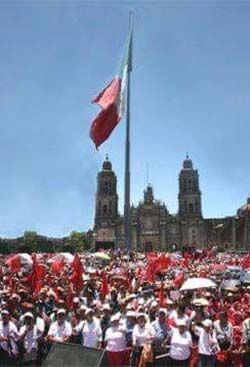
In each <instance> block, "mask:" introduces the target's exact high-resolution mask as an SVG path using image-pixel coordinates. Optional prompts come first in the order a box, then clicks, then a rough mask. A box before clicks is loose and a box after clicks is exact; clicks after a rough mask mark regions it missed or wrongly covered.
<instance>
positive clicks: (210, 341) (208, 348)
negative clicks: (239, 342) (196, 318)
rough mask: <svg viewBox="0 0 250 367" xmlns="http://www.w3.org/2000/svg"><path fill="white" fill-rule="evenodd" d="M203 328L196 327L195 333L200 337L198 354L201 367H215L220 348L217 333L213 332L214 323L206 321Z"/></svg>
mask: <svg viewBox="0 0 250 367" xmlns="http://www.w3.org/2000/svg"><path fill="white" fill-rule="evenodd" d="M202 325H203V327H199V326H195V327H194V332H195V334H196V335H197V336H198V337H199V342H198V353H199V363H198V366H199V367H214V366H215V358H214V355H215V353H217V352H218V351H219V350H220V348H219V345H218V342H217V338H216V334H215V331H214V330H213V328H212V326H213V322H212V321H211V320H209V319H206V320H204V321H203V322H202Z"/></svg>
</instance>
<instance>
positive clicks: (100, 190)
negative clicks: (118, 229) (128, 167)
mask: <svg viewBox="0 0 250 367" xmlns="http://www.w3.org/2000/svg"><path fill="white" fill-rule="evenodd" d="M117 216H118V195H117V178H116V175H115V173H114V171H113V170H112V164H111V162H110V161H109V159H108V156H106V160H105V161H104V162H103V165H102V170H101V171H100V172H99V173H98V175H97V193H96V206H95V226H103V225H104V226H106V225H110V224H114V221H115V220H116V219H117Z"/></svg>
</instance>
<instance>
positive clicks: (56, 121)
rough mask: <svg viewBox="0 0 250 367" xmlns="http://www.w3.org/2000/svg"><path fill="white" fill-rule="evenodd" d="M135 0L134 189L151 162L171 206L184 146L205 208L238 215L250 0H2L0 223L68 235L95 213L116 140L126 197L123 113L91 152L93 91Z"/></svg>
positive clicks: (249, 104) (247, 173) (249, 82)
mask: <svg viewBox="0 0 250 367" xmlns="http://www.w3.org/2000/svg"><path fill="white" fill-rule="evenodd" d="M129 9H133V10H134V12H135V30H134V69H133V73H132V76H131V79H132V80H131V83H132V87H131V88H132V91H131V104H132V106H131V116H132V117H131V118H132V121H131V123H132V131H131V140H132V142H131V143H132V152H131V154H132V157H131V158H132V163H131V165H132V167H131V175H132V182H131V191H132V202H133V203H135V204H136V203H138V201H139V200H141V198H142V197H143V190H144V188H145V185H146V164H147V163H148V166H149V181H150V182H151V183H152V185H153V187H154V192H155V197H156V198H157V199H161V200H163V201H164V202H165V203H166V205H167V207H168V209H169V211H170V212H172V213H175V212H177V195H178V173H179V170H180V168H181V166H182V161H183V159H184V158H185V154H186V152H189V154H190V156H191V158H192V159H193V163H194V166H195V167H196V168H198V169H199V173H200V186H201V190H202V194H203V195H202V204H203V214H204V216H205V217H212V216H224V215H232V214H234V213H235V212H236V210H237V208H238V207H239V206H241V205H242V204H243V203H244V202H245V200H246V198H247V196H248V195H249V193H250V184H249V183H250V170H249V135H250V124H249V119H250V66H249V65H250V47H249V34H250V22H249V19H250V3H249V2H243V1H235V2H233V1H230V2H229V1H228V2H226V1H221V2H219V1H218V2H216V1H183V2H181V1H173V2H172V1H171V2H167V1H162V2H156V1H152V2H149V1H138V2H118V1H117V2H116V1H114V2H111V1H110V2H105V1H102V2H98V1H96V2H84V1H82V2H81V1H73V2H67V1H47V2H44V1H27V2H24V1H16V2H14V1H6V2H4V1H2V2H0V50H1V57H0V75H1V76H0V157H1V158H0V172H1V179H0V236H3V237H14V236H17V235H20V234H22V233H23V231H24V230H35V231H37V232H39V233H42V234H45V235H49V236H63V235H66V234H68V233H69V232H70V231H72V230H87V229H88V228H90V227H91V226H92V224H93V216H94V195H95V190H96V174H97V171H98V170H99V169H100V167H101V164H102V161H103V159H104V157H105V154H106V153H108V154H109V156H110V159H111V160H112V162H113V168H114V170H115V171H116V173H117V176H118V189H119V196H120V211H122V207H123V189H124V187H123V181H124V177H123V175H124V173H123V172H124V133H125V130H124V129H125V124H124V121H122V122H121V123H120V124H119V126H118V127H117V129H116V130H115V131H114V132H113V134H112V136H111V138H110V139H109V140H108V141H107V142H106V143H105V144H103V146H102V147H101V148H100V150H99V151H98V152H97V151H96V150H95V148H94V146H93V144H92V142H91V141H90V139H89V137H88V132H89V128H90V124H91V121H92V120H93V118H94V117H95V116H96V115H97V113H98V112H99V109H98V107H97V106H94V105H92V104H91V103H90V102H91V98H92V97H93V96H94V95H96V93H97V92H99V91H100V90H101V89H102V88H103V87H104V86H105V85H106V84H107V83H108V82H109V81H110V80H111V79H112V78H113V76H114V75H115V73H116V71H117V69H118V66H119V60H120V58H121V55H122V50H123V45H124V42H125V39H126V35H127V28H128V25H127V23H128V11H129Z"/></svg>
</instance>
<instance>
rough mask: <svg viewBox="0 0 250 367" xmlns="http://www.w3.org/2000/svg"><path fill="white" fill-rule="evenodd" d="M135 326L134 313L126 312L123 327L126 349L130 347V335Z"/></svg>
mask: <svg viewBox="0 0 250 367" xmlns="http://www.w3.org/2000/svg"><path fill="white" fill-rule="evenodd" d="M135 325H136V312H135V311H132V310H128V311H127V312H126V315H125V320H124V327H125V329H126V340H127V347H132V334H133V330H134V327H135Z"/></svg>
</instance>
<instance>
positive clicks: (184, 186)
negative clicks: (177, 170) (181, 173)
mask: <svg viewBox="0 0 250 367" xmlns="http://www.w3.org/2000/svg"><path fill="white" fill-rule="evenodd" d="M183 191H184V192H186V191H187V180H186V179H184V181H183Z"/></svg>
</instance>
